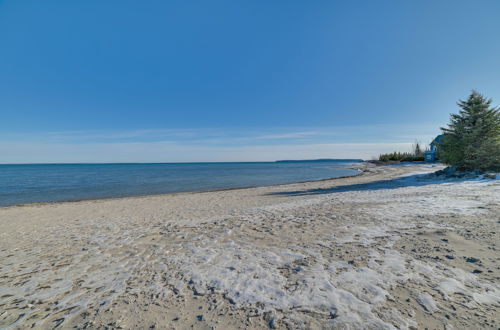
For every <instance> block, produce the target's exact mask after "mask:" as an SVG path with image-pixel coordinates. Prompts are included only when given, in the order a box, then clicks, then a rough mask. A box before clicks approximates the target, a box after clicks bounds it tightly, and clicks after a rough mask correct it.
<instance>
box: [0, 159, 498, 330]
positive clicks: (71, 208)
mask: <svg viewBox="0 0 500 330" xmlns="http://www.w3.org/2000/svg"><path fill="white" fill-rule="evenodd" d="M440 168H441V167H439V166H430V165H412V166H373V165H366V167H365V168H364V169H363V170H364V172H363V174H362V175H359V176H356V177H350V178H342V179H335V180H326V181H320V182H306V183H297V184H289V185H279V186H270V187H258V188H249V189H236V190H227V191H212V192H200V193H181V194H172V195H157V196H147V197H133V198H122V199H108V200H95V201H81V202H69V203H52V204H51V203H48V204H32V205H23V206H13V207H5V208H0V328H1V329H25V328H40V329H45V328H55V327H59V328H78V329H85V328H99V329H144V328H157V329H187V328H190V329H191V328H194V329H243V328H245V329H251V328H259V329H260V328H277V329H286V328H288V329H300V328H303V329H322V328H329V329H330V328H331V329H337V328H340V329H394V328H399V329H424V328H428V329H490V328H491V329H498V328H499V327H500V253H499V251H498V249H499V247H498V243H499V242H500V234H499V232H500V230H499V226H500V181H499V180H491V179H474V180H458V181H445V180H441V181H438V180H436V179H433V178H430V177H428V176H427V175H426V173H430V172H434V171H436V170H437V169H440Z"/></svg>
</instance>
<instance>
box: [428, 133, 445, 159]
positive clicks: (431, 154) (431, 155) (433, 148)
mask: <svg viewBox="0 0 500 330" xmlns="http://www.w3.org/2000/svg"><path fill="white" fill-rule="evenodd" d="M442 139H443V135H442V134H441V135H438V136H436V138H435V139H434V140H432V142H431V144H430V150H429V151H426V152H425V153H424V159H425V161H426V162H433V161H435V160H436V159H437V153H438V148H439V144H440V143H441V140H442Z"/></svg>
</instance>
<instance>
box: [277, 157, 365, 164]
mask: <svg viewBox="0 0 500 330" xmlns="http://www.w3.org/2000/svg"><path fill="white" fill-rule="evenodd" d="M363 161H364V160H363V159H334V158H321V159H292V160H277V161H276V163H303V162H310V163H321V162H363Z"/></svg>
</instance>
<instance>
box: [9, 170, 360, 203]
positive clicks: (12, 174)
mask: <svg viewBox="0 0 500 330" xmlns="http://www.w3.org/2000/svg"><path fill="white" fill-rule="evenodd" d="M354 162H356V160H336V161H332V160H328V161H314V162H313V161H299V162H297V161H294V162H262V163H182V164H181V163H169V164H36V165H0V206H8V205H16V204H24V203H33V202H60V201H75V200H84V199H98V198H109V197H126V196H142V195H153V194H163V193H173V192H186V191H199V190H210V189H225V188H236V187H251V186H263V185H273V184H283V183H292V182H300V181H309V180H322V179H328V178H335V177H340V176H347V175H354V174H356V171H354V170H351V169H342V168H332V166H335V167H345V166H348V165H351V164H353V163H354Z"/></svg>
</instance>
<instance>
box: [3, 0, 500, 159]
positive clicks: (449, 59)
mask: <svg viewBox="0 0 500 330" xmlns="http://www.w3.org/2000/svg"><path fill="white" fill-rule="evenodd" d="M499 34H500V1H498V0H474V1H473V0H469V1H465V0H449V1H446V0H442V1H434V0H433V1H431V0H419V1H399V0H392V1H386V0H379V1H370V0H366V1H361V0H358V1H347V0H346V1H154V0H152V1H146V2H145V1H127V0H122V1H111V0H110V1H93V0H86V1H52V0H44V1H14V0H3V1H2V0H0V115H1V116H0V118H1V120H0V162H1V163H9V162H16V163H17V162H114V161H117V162H124V161H125V162H126V161H137V162H142V161H144V162H149V161H153V162H154V161H160V162H161V161H166V162H169V161H172V162H175V161H228V160H230V161H238V160H255V161H258V160H274V159H281V158H316V157H331V158H335V157H340V158H342V157H355V158H370V157H372V156H375V155H377V154H378V153H380V152H386V151H392V150H394V149H407V148H408V147H409V145H411V143H412V142H414V141H415V140H420V141H422V142H429V140H430V139H431V138H432V137H433V136H434V135H435V134H437V133H439V129H438V128H439V127H440V126H443V125H445V124H446V123H447V121H448V116H449V113H451V112H456V111H457V107H456V101H457V100H458V99H460V98H465V97H467V95H468V93H469V92H470V90H471V89H473V88H475V89H477V90H479V91H480V92H482V93H484V94H485V95H487V96H488V97H492V98H493V99H494V104H496V105H499V104H500V88H499V86H500V59H499V58H500V57H499V55H498V54H500V38H499V37H498V35H499Z"/></svg>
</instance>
